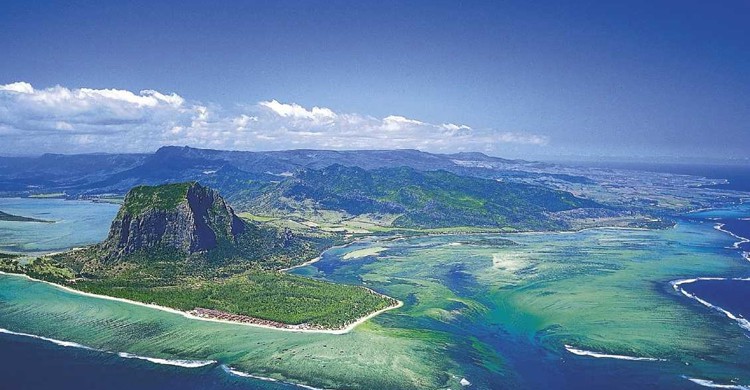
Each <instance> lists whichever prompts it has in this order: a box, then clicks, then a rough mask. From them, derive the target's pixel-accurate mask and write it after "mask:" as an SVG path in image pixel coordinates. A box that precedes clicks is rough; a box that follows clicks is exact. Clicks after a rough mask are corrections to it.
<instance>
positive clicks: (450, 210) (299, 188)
mask: <svg viewBox="0 0 750 390" xmlns="http://www.w3.org/2000/svg"><path fill="white" fill-rule="evenodd" d="M236 202H237V203H239V204H240V205H242V207H243V208H245V209H249V210H250V211H252V212H255V213H258V214H268V213H273V212H274V211H275V210H280V212H281V213H288V212H290V211H294V210H295V209H299V208H300V207H306V206H307V205H310V204H313V205H314V206H313V208H315V209H323V210H336V211H343V212H346V213H348V214H351V215H361V214H368V213H377V214H399V216H398V217H397V218H396V219H395V221H394V222H393V225H394V226H396V227H409V228H437V227H456V226H474V227H492V228H510V229H519V230H531V229H557V228H563V227H565V226H563V225H562V222H560V221H559V220H556V219H552V218H550V214H551V213H556V212H560V211H567V210H573V209H578V208H601V207H604V206H602V205H600V204H598V203H596V202H594V201H591V200H587V199H582V198H578V197H575V196H573V195H572V194H570V193H568V192H564V191H557V190H552V189H548V188H544V187H540V186H534V185H528V184H520V183H513V182H502V181H498V180H490V179H482V178H476V177H468V176H459V175H456V174H453V173H450V172H447V171H418V170H416V169H412V168H407V167H399V168H380V169H373V170H365V169H362V168H358V167H347V166H343V165H332V166H328V167H326V168H323V169H320V170H313V169H308V170H304V171H301V172H299V173H298V174H297V175H295V176H294V177H290V178H288V179H286V180H284V181H281V182H278V183H273V184H269V185H267V186H265V187H263V188H261V189H258V190H257V191H256V192H248V193H246V198H245V199H237V200H236Z"/></svg>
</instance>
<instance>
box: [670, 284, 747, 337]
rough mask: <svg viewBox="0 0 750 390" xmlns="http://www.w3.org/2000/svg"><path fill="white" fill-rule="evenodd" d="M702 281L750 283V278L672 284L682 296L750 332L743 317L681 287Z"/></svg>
mask: <svg viewBox="0 0 750 390" xmlns="http://www.w3.org/2000/svg"><path fill="white" fill-rule="evenodd" d="M701 280H735V281H742V282H748V281H750V278H692V279H681V280H674V281H672V282H670V284H671V285H672V288H674V289H675V291H677V292H679V293H681V294H682V295H684V296H686V297H688V298H690V299H693V300H695V301H696V302H698V303H700V304H701V305H703V306H706V307H708V308H710V309H713V310H716V311H718V312H719V313H722V314H724V315H725V316H727V317H728V318H729V319H731V320H734V321H735V322H737V324H739V325H740V327H742V328H743V329H745V330H747V331H750V321H748V320H747V319H745V318H742V317H741V316H738V315H735V314H734V313H732V312H730V311H729V310H726V309H724V308H722V307H720V306H717V305H714V304H713V303H711V302H708V301H707V300H705V299H702V298H700V297H699V296H697V295H695V294H691V293H689V292H687V291H686V290H685V289H684V288H681V287H680V286H682V285H683V284H690V283H695V282H698V281H701Z"/></svg>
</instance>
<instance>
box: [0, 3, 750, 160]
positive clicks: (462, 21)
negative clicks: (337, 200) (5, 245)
mask: <svg viewBox="0 0 750 390" xmlns="http://www.w3.org/2000/svg"><path fill="white" fill-rule="evenodd" d="M748 20H750V1H747V0H740V1H730V0H726V1H690V0H683V1H655V0H652V1H639V0H632V1H617V2H615V1H575V2H573V1H569V2H561V1H544V0H541V1H534V2H529V1H440V0H437V1H409V2H406V1H387V0H386V1H383V0H380V1H331V0H327V1H314V0H310V1H274V2H254V1H242V2H241V1H221V0H217V1H190V0H187V1H180V2H172V1H169V2H168V1H129V2H123V1H118V2H115V1H106V0H100V1H44V0H38V1H25V0H18V1H15V0H5V1H2V2H0V56H1V57H2V61H0V155H27V154H41V153H46V152H56V153H90V152H148V151H153V150H156V149H157V148H158V147H160V146H162V145H189V146H194V147H205V148H215V149H237V150H280V149H299V148H317V149H393V148H413V149H420V150H425V151H431V152H458V151H480V152H485V153H487V154H491V155H495V156H500V157H513V158H519V157H520V158H537V159H539V158H541V159H544V158H560V157H562V158H574V159H575V158H588V157H592V158H605V159H606V158H651V157H668V158H714V159H724V158H726V159H746V158H747V155H748V153H747V150H748V147H750V39H748V37H750V22H748Z"/></svg>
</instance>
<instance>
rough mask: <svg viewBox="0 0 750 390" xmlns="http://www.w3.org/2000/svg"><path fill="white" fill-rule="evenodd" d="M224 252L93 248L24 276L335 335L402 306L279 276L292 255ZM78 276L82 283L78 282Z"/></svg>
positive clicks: (352, 289) (358, 290) (366, 293)
mask: <svg viewBox="0 0 750 390" xmlns="http://www.w3.org/2000/svg"><path fill="white" fill-rule="evenodd" d="M259 249H260V250H262V248H259ZM319 250H320V249H319V247H316V246H315V245H312V244H310V245H308V246H305V247H304V249H302V248H301V249H300V251H301V252H299V254H308V255H313V254H317V253H318V251H319ZM220 253H221V252H210V253H209V255H205V254H194V255H187V254H184V253H180V252H179V251H176V250H174V249H170V248H160V249H155V250H149V251H141V252H137V253H133V254H130V255H128V256H125V257H123V258H122V259H121V260H119V261H118V262H116V263H113V264H108V263H102V262H99V261H97V260H96V259H100V258H103V256H102V252H101V248H98V247H90V248H87V249H84V250H79V251H75V252H68V253H65V254H60V255H55V256H53V257H52V258H46V259H44V260H37V261H35V262H34V264H37V265H36V266H35V267H34V268H33V269H31V268H30V269H24V270H23V271H22V272H23V273H27V274H28V275H29V276H32V277H34V278H38V279H42V280H48V281H53V282H56V283H63V284H66V285H68V286H70V287H73V288H76V289H78V290H81V291H86V292H91V293H95V294H102V295H108V296H114V297H120V298H126V299H131V300H135V301H139V302H144V303H156V304H158V305H162V306H166V307H171V308H174V309H178V310H193V309H195V308H199V307H200V308H206V309H214V310H220V311H224V312H227V313H232V314H240V315H245V316H250V317H254V318H260V319H264V320H269V321H276V322H281V323H285V324H303V323H304V324H308V325H310V326H313V327H322V328H331V329H338V328H342V327H345V326H346V325H348V324H349V323H351V322H353V321H355V320H357V319H358V318H360V317H362V316H365V315H367V314H369V313H372V312H374V311H377V310H380V309H384V308H386V307H389V306H392V305H394V304H395V303H396V301H395V300H393V299H390V298H387V297H384V296H381V295H378V294H373V293H372V292H371V291H370V290H367V289H365V288H362V287H356V286H349V285H343V284H335V283H329V282H324V281H317V280H313V279H308V278H303V277H299V276H294V275H289V274H286V273H282V272H278V271H275V269H278V268H280V267H281V266H282V265H288V264H290V261H291V262H292V263H293V264H297V263H300V262H301V259H297V258H291V257H290V255H288V254H283V255H277V256H276V257H273V256H271V257H267V258H266V257H260V258H257V259H254V260H251V259H246V258H242V257H237V256H232V257H222V256H221V254H220ZM290 259H291V260H290ZM305 259H307V258H305ZM8 272H13V271H8ZM74 275H79V276H80V278H79V279H77V280H73V279H74Z"/></svg>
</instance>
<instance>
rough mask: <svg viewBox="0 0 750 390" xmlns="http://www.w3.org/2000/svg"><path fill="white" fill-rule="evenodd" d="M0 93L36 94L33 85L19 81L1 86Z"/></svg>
mask: <svg viewBox="0 0 750 390" xmlns="http://www.w3.org/2000/svg"><path fill="white" fill-rule="evenodd" d="M0 91H9V92H17V93H34V87H32V86H31V84H29V83H25V82H23V81H19V82H17V83H10V84H5V85H0Z"/></svg>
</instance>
